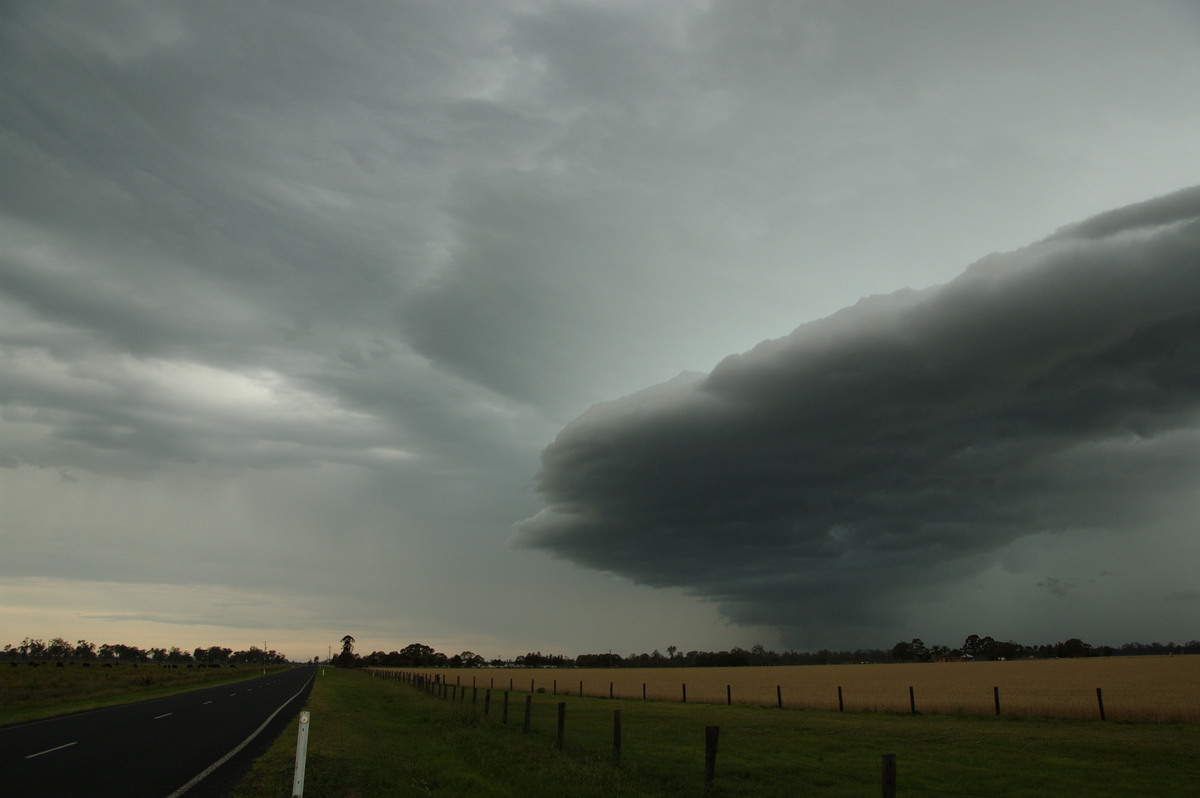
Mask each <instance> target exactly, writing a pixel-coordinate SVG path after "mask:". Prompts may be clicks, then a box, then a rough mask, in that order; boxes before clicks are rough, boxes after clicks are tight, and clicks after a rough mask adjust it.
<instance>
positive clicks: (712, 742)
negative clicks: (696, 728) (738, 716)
mask: <svg viewBox="0 0 1200 798" xmlns="http://www.w3.org/2000/svg"><path fill="white" fill-rule="evenodd" d="M720 736H721V727H720V726H705V727H704V789H706V790H709V791H711V790H712V788H713V777H714V776H715V775H716V773H717V740H718V738H719V737H720Z"/></svg>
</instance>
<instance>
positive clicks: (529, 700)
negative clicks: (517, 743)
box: [521, 693, 533, 734]
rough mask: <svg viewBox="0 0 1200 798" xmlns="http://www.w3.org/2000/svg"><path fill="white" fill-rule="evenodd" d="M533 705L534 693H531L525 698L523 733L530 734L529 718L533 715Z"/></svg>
mask: <svg viewBox="0 0 1200 798" xmlns="http://www.w3.org/2000/svg"><path fill="white" fill-rule="evenodd" d="M532 705H533V693H530V694H529V695H527V696H525V726H524V728H522V729H521V731H523V732H525V734H529V716H530V714H531V709H532Z"/></svg>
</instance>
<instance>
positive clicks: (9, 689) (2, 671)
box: [0, 663, 277, 726]
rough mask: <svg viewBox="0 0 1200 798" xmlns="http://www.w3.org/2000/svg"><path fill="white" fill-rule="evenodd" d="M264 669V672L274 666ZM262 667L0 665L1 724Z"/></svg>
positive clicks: (232, 678)
mask: <svg viewBox="0 0 1200 798" xmlns="http://www.w3.org/2000/svg"><path fill="white" fill-rule="evenodd" d="M276 669H277V668H274V667H273V668H269V669H268V670H276ZM262 670H263V669H262V668H261V667H252V666H244V667H240V668H162V667H159V666H157V665H147V664H143V665H141V666H140V667H137V668H135V667H133V666H132V665H122V666H119V667H113V668H103V667H100V666H97V665H93V666H92V667H88V668H85V667H83V666H81V665H69V666H66V667H63V668H58V667H55V666H53V665H41V666H39V667H36V668H31V667H29V666H27V665H24V664H21V665H18V666H17V667H12V666H10V665H8V664H7V663H5V664H2V665H0V726H7V725H11V724H14V723H25V722H27V721H31V720H40V719H42V718H49V717H53V716H55V715H66V714H68V713H71V712H83V711H85V710H89V709H98V708H100V707H107V706H114V705H117V704H127V703H130V702H133V701H144V700H146V699H149V698H159V697H161V696H164V695H171V694H173V693H182V692H185V691H187V690H197V689H200V688H202V687H212V686H214V685H218V684H225V683H227V682H236V681H242V680H244V679H252V678H254V677H255V676H261V675H262Z"/></svg>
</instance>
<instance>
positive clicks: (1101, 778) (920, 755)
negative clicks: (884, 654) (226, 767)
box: [232, 668, 1200, 798]
mask: <svg viewBox="0 0 1200 798" xmlns="http://www.w3.org/2000/svg"><path fill="white" fill-rule="evenodd" d="M524 701H525V694H519V693H512V694H510V695H509V714H508V722H507V723H504V722H503V714H502V707H503V691H502V690H492V691H491V695H490V696H487V694H486V691H484V690H482V689H481V690H479V691H478V692H475V691H472V690H471V689H470V688H468V689H467V690H465V691H464V690H456V691H450V690H448V691H446V693H445V696H444V697H443V694H442V692H441V691H437V693H435V694H431V693H429V692H425V691H423V690H420V689H418V688H416V687H413V686H412V685H410V684H408V683H405V682H400V681H393V680H389V679H386V678H372V676H371V675H370V674H368V673H364V672H362V671H354V670H342V669H335V668H326V669H323V671H322V674H321V675H319V676H317V677H316V681H315V683H314V687H313V690H312V692H311V694H310V696H309V701H308V705H307V706H306V707H305V708H306V709H308V710H309V712H310V713H311V722H310V729H311V730H310V732H309V738H308V762H307V768H306V783H305V793H304V794H305V796H307V798H324V797H325V796H330V797H332V796H339V798H347V797H349V798H384V797H385V796H388V797H390V796H416V795H430V794H437V795H445V796H460V795H461V796H514V797H515V796H522V797H525V796H529V797H530V798H540V797H541V796H545V798H562V797H563V796H581V798H590V797H591V796H597V798H598V797H599V796H606V797H607V796H679V795H700V794H704V793H705V784H704V776H705V727H706V726H714V725H716V726H719V727H720V736H719V748H718V753H717V758H716V765H715V776H714V780H713V785H712V790H711V792H710V793H709V794H711V795H715V796H739V797H740V796H745V797H746V798H751V796H753V797H754V798H776V797H778V798H783V797H784V796H795V795H806V794H814V795H821V796H832V798H840V797H841V796H845V797H846V798H849V797H850V796H856V797H857V796H864V795H879V794H880V768H881V757H882V756H883V755H884V754H894V755H895V756H896V762H897V774H898V776H897V785H898V793H899V794H901V795H906V796H925V795H927V796H939V795H957V796H977V798H1001V796H1004V797H1005V798H1033V797H1035V796H1056V797H1057V796H1062V795H1088V796H1101V797H1103V796H1114V797H1115V796H1129V795H1169V794H1189V793H1190V792H1191V791H1194V789H1195V785H1196V784H1197V783H1198V782H1200V758H1197V757H1196V751H1197V750H1200V727H1198V726H1196V725H1191V724H1132V723H1098V722H1093V721H1085V720H1070V719H1067V720H1064V719H1045V718H1037V719H1035V718H1016V717H1012V718H1010V717H980V716H973V715H957V716H955V715H950V716H933V715H911V714H905V713H881V712H831V711H824V710H794V709H782V710H781V709H775V708H768V707H754V706H745V705H734V706H714V705H705V704H681V703H667V702H653V701H649V702H647V701H638V700H628V699H605V698H580V697H577V696H576V697H564V696H551V695H543V694H539V695H535V696H533V697H532V699H531V707H530V709H531V716H530V731H529V732H528V733H525V732H524V731H523V722H524V706H525V704H524ZM560 702H561V703H565V704H566V709H565V714H564V718H565V724H564V734H563V746H562V748H561V749H560V748H559V747H558V744H557V741H558V725H557V719H558V705H559V703H560ZM485 706H486V707H487V712H486V714H485V710H484V708H485ZM614 710H620V711H621V730H622V731H621V756H620V760H619V762H615V761H614V755H613V754H614V748H613V736H614V735H613V731H614V728H613V727H614ZM297 726H298V720H297V721H293V722H292V723H291V725H290V726H289V728H288V729H287V730H285V731H284V732H283V733H282V734H281V736H280V738H279V739H277V740H276V741H275V743H274V744H273V745H272V747H271V748H270V749H269V750H268V752H267V753H266V754H265V755H263V756H262V757H260V758H259V759H258V760H257V761H256V762H255V763H254V765H253V766H252V768H251V770H250V772H249V773H248V774H247V776H246V778H245V779H243V781H242V782H241V783H240V784H239V785H238V786H237V787H236V788H235V789H234V791H233V792H232V796H233V798H267V797H268V796H272V797H273V796H279V795H286V794H288V790H289V788H290V785H291V783H292V775H293V768H294V757H295V745H296V733H297Z"/></svg>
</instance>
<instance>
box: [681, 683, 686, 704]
mask: <svg viewBox="0 0 1200 798" xmlns="http://www.w3.org/2000/svg"><path fill="white" fill-rule="evenodd" d="M682 703H684V704H686V703H687V682H684V683H683V702H682Z"/></svg>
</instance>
